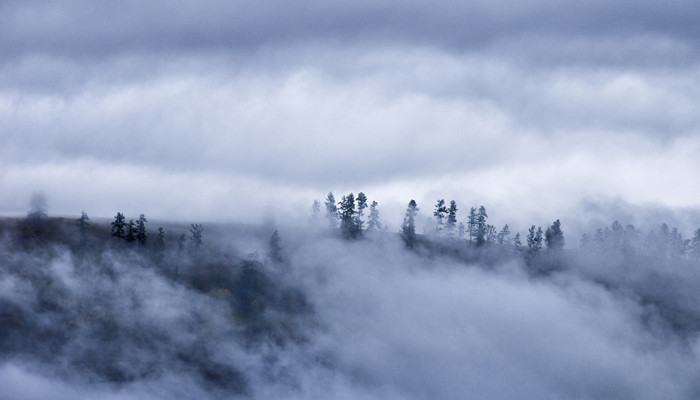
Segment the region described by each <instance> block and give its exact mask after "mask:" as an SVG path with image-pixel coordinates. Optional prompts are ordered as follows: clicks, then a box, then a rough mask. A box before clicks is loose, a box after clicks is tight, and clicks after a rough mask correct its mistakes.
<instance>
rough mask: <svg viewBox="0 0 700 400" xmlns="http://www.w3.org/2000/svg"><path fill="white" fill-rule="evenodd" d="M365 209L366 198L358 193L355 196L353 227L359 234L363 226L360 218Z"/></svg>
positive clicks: (363, 214)
mask: <svg viewBox="0 0 700 400" xmlns="http://www.w3.org/2000/svg"><path fill="white" fill-rule="evenodd" d="M365 208H367V196H366V195H365V194H364V193H362V192H360V193H358V194H357V214H356V215H355V225H357V230H358V231H360V232H361V231H362V227H363V225H364V222H363V221H362V217H364V216H365Z"/></svg>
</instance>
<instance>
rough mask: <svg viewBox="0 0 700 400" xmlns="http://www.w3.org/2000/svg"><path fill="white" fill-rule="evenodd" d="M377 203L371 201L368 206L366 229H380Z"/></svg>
mask: <svg viewBox="0 0 700 400" xmlns="http://www.w3.org/2000/svg"><path fill="white" fill-rule="evenodd" d="M377 205H378V203H377V202H376V201H373V202H372V204H370V206H369V221H368V222H367V230H368V231H370V232H376V231H379V230H380V229H381V223H380V222H379V210H377Z"/></svg>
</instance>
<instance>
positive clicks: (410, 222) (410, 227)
mask: <svg viewBox="0 0 700 400" xmlns="http://www.w3.org/2000/svg"><path fill="white" fill-rule="evenodd" d="M418 210H419V208H418V205H417V204H416V201H415V200H411V201H409V202H408V207H407V208H406V216H405V217H404V219H403V224H402V225H401V236H402V237H403V240H404V241H405V242H406V245H407V246H409V247H413V245H414V244H415V242H416V215H417V214H418Z"/></svg>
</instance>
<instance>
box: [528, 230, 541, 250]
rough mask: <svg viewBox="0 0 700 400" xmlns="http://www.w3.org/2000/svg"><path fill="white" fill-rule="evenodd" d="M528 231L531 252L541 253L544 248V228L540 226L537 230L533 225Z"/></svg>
mask: <svg viewBox="0 0 700 400" xmlns="http://www.w3.org/2000/svg"><path fill="white" fill-rule="evenodd" d="M527 232H528V234H527V247H528V248H529V249H530V253H532V254H537V253H539V252H540V250H542V228H541V227H538V228H537V230H535V225H532V226H531V227H530V229H529V230H528V231H527Z"/></svg>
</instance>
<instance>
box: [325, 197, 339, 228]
mask: <svg viewBox="0 0 700 400" xmlns="http://www.w3.org/2000/svg"><path fill="white" fill-rule="evenodd" d="M324 204H325V206H326V218H327V219H328V227H329V228H331V229H336V228H337V227H338V207H337V206H336V204H335V196H333V192H328V196H326V202H325V203H324Z"/></svg>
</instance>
